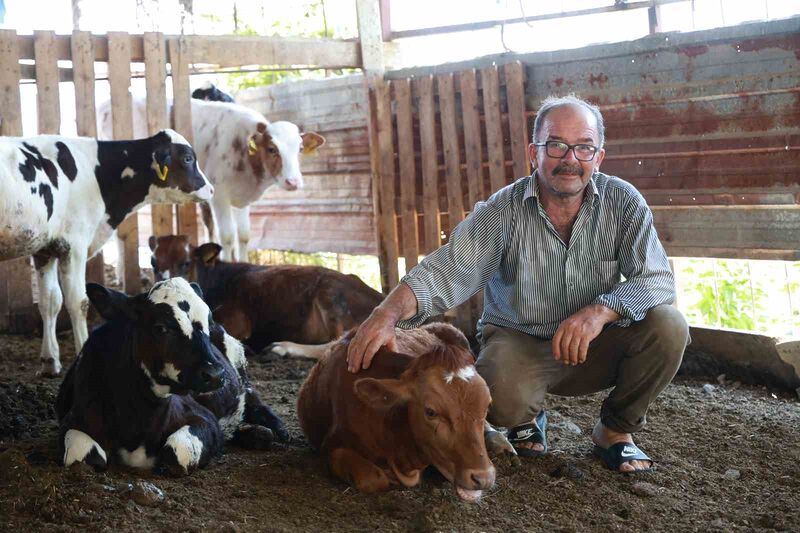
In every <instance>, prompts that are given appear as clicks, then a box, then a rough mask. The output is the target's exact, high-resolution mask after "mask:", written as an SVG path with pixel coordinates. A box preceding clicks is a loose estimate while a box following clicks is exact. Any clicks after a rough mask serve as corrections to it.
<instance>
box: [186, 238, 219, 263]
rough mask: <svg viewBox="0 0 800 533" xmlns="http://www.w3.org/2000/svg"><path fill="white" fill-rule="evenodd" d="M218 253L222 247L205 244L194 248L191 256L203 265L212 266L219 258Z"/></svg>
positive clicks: (209, 243)
mask: <svg viewBox="0 0 800 533" xmlns="http://www.w3.org/2000/svg"><path fill="white" fill-rule="evenodd" d="M220 252H222V246H220V245H219V244H217V243H215V242H207V243H205V244H204V245H202V246H198V247H197V248H195V250H194V252H192V255H194V257H196V258H197V259H198V260H199V261H200V262H201V263H203V264H204V265H206V266H212V265H213V264H214V263H215V262H216V261H217V259H218V258H219V254H220Z"/></svg>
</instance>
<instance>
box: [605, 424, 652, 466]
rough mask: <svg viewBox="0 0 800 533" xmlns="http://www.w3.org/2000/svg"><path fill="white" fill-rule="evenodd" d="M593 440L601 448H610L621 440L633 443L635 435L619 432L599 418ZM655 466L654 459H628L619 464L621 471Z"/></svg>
mask: <svg viewBox="0 0 800 533" xmlns="http://www.w3.org/2000/svg"><path fill="white" fill-rule="evenodd" d="M592 442H594V443H595V444H596V445H597V446H599V447H601V448H604V449H606V448H608V447H610V446H613V445H614V444H617V443H620V442H627V443H630V444H633V437H632V436H631V434H630V433H618V432H616V431H614V430H612V429H609V428H607V427H606V426H604V425H603V423H602V422H600V421H599V420H598V421H597V424H595V426H594V429H593V430H592ZM651 466H653V463H652V461H628V462H626V463H622V464H621V465H620V466H619V471H620V472H635V471H637V470H649V469H650V467H651Z"/></svg>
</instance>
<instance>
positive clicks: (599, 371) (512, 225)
mask: <svg viewBox="0 0 800 533" xmlns="http://www.w3.org/2000/svg"><path fill="white" fill-rule="evenodd" d="M604 140H605V137H604V124H603V117H602V115H601V113H600V110H599V109H598V108H597V107H595V106H593V105H591V104H589V103H588V102H585V101H584V100H581V99H578V98H576V97H574V96H567V97H563V98H548V99H547V100H545V102H544V103H543V104H542V106H541V108H540V109H539V111H538V114H537V115H536V121H535V123H534V129H533V142H532V143H531V144H530V145H529V147H528V153H529V156H530V159H531V162H532V163H533V167H534V172H533V174H532V175H531V176H528V177H525V178H522V179H519V180H517V181H516V182H515V183H513V184H511V185H509V186H507V187H505V188H503V189H501V190H500V191H497V192H496V193H495V194H493V195H492V196H491V197H490V198H489V199H488V200H487V201H486V202H480V203H478V204H477V205H476V206H475V209H474V210H473V212H472V213H471V214H470V216H468V217H467V218H466V219H465V220H464V221H463V222H462V223H461V224H459V225H458V227H457V228H456V229H455V230H454V231H453V234H452V235H451V237H450V241H449V242H448V243H447V244H446V245H445V246H442V247H441V248H439V249H438V250H436V251H435V252H433V253H432V254H431V255H429V256H428V257H427V258H425V260H424V261H422V262H421V263H420V264H419V265H418V266H416V267H415V268H414V269H412V270H411V272H409V274H408V275H407V276H405V277H404V278H403V280H402V283H400V285H398V286H397V287H396V288H395V289H394V290H393V291H392V292H391V294H389V296H388V297H387V298H386V299H385V300H384V302H383V303H382V304H381V305H380V306H378V307H377V308H376V309H375V310H374V311H373V313H372V315H370V317H369V318H368V319H367V320H366V321H365V322H364V323H363V324H362V325H361V327H360V329H359V330H358V333H357V334H356V336H355V338H354V340H353V342H352V343H351V344H350V349H349V353H348V367H349V369H350V371H352V372H357V371H358V370H359V369H360V368H368V367H369V366H370V362H371V360H372V357H373V356H374V354H375V352H376V351H377V350H378V348H379V347H380V346H381V345H387V346H388V347H389V348H390V349H391V348H392V347H393V346H394V326H395V325H396V324H397V325H398V326H400V327H413V326H416V325H418V324H420V323H421V322H422V321H424V320H425V319H426V318H427V317H429V316H430V315H433V314H439V313H442V312H444V311H445V310H447V309H449V308H451V307H454V306H456V305H458V304H460V303H461V302H464V301H465V300H467V299H468V298H469V297H470V296H472V295H473V294H474V293H475V292H477V291H478V290H479V289H481V288H484V289H485V291H484V310H483V316H482V317H481V319H480V321H479V322H478V338H479V340H480V342H481V351H480V355H479V357H478V361H477V364H476V366H477V369H478V372H479V373H480V374H481V376H483V378H484V379H485V380H486V382H487V384H488V385H489V387H490V389H491V393H492V405H491V409H490V413H489V420H490V421H491V422H492V423H494V424H496V425H500V426H504V427H507V428H509V432H508V438H509V441H510V442H511V443H512V445H513V446H514V447H515V449H516V450H517V453H519V454H520V455H523V456H536V455H541V454H543V453H545V452H546V451H547V440H546V429H547V417H546V414H545V411H544V409H543V407H544V400H545V394H546V393H548V392H549V393H551V394H556V395H564V396H576V395H584V394H590V393H594V392H597V391H600V390H603V389H606V388H612V390H611V392H610V394H609V395H608V397H607V398H606V399H605V401H604V402H603V405H602V409H601V411H600V419H599V421H598V422H597V424H596V425H595V427H594V430H593V432H592V441H593V442H594V444H595V453H596V454H597V455H598V456H600V457H601V458H602V459H603V460H604V462H605V463H606V465H607V466H608V467H609V468H611V469H613V470H618V471H621V472H633V471H638V470H646V469H649V468H650V467H651V466H652V463H653V462H652V460H651V459H650V458H649V457H647V455H645V454H644V453H643V452H642V451H641V450H640V449H639V448H638V447H637V446H636V445H635V444H634V443H633V438H632V433H635V432H636V431H639V430H640V429H641V428H642V427H643V426H644V425H645V421H646V413H647V410H648V407H649V406H650V404H651V403H652V402H653V400H655V398H656V397H657V396H658V394H659V393H660V392H661V391H662V390H663V389H664V387H666V386H667V384H668V383H669V382H670V381H671V380H672V378H673V377H674V375H675V373H676V372H677V370H678V367H679V366H680V363H681V359H682V357H683V352H684V349H685V347H686V344H687V342H688V327H687V325H686V321H685V320H684V318H683V316H682V315H681V314H680V312H678V311H677V310H676V309H675V308H674V307H672V306H670V305H669V304H670V303H671V302H673V301H674V298H675V283H674V279H673V276H672V272H671V270H670V267H669V263H668V261H667V257H666V254H665V252H664V249H663V248H662V246H661V244H660V243H659V240H658V236H657V235H656V230H655V228H654V227H653V216H652V213H651V212H650V209H649V208H648V206H647V204H646V203H645V200H644V198H642V195H641V194H639V192H638V191H637V190H636V189H635V188H634V187H633V186H632V185H631V184H629V183H627V182H625V181H623V180H621V179H620V178H617V177H613V176H607V175H605V174H603V173H601V172H600V171H599V169H600V164H601V163H602V162H603V158H604V156H605V150H604V149H603V143H604ZM621 276H624V278H625V279H624V281H622V279H621Z"/></svg>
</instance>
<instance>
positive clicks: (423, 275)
mask: <svg viewBox="0 0 800 533" xmlns="http://www.w3.org/2000/svg"><path fill="white" fill-rule="evenodd" d="M621 276H624V278H625V279H624V280H622V278H621ZM401 281H402V282H403V283H405V284H406V285H408V287H410V288H411V290H412V291H414V294H415V295H416V298H417V314H416V315H415V316H413V317H411V318H410V319H408V320H403V321H401V322H399V323H398V326H399V327H416V326H419V325H420V324H421V323H422V322H423V321H424V320H425V319H427V318H428V317H430V316H431V315H437V314H441V313H444V312H445V311H446V310H448V309H450V308H452V307H455V306H456V305H458V304H460V303H462V302H464V301H466V300H467V299H469V298H470V296H472V295H473V294H475V293H476V292H478V291H479V290H480V289H482V288H483V289H484V308H483V315H482V317H481V318H480V320H479V321H478V332H479V334H480V331H481V329H482V327H483V325H484V324H494V325H496V326H501V327H509V328H514V329H517V330H519V331H522V332H524V333H528V334H530V335H534V336H536V337H541V338H547V339H549V338H552V337H553V335H555V332H556V330H557V329H558V326H559V324H560V323H561V322H562V321H563V320H564V319H566V318H568V317H569V316H571V315H572V314H574V313H575V312H577V311H578V310H580V309H581V308H583V307H585V306H587V305H589V304H593V303H595V304H602V305H604V306H606V307H609V308H610V309H613V310H614V311H616V312H617V313H619V314H620V316H621V317H622V318H621V319H620V320H618V321H617V322H616V323H615V324H617V325H619V326H622V327H626V326H628V325H630V323H631V321H637V320H642V319H643V318H644V317H645V315H646V314H647V311H648V310H649V309H651V308H653V307H655V306H657V305H660V304H664V303H671V302H673V301H674V299H675V280H674V278H673V276H672V271H671V270H670V266H669V262H668V260H667V255H666V253H665V252H664V248H663V247H662V246H661V243H660V242H659V240H658V235H657V234H656V230H655V227H654V226H653V214H652V212H651V211H650V208H649V207H648V206H647V204H646V202H645V200H644V198H643V197H642V195H641V194H640V193H639V191H637V190H636V189H635V188H634V187H633V185H631V184H630V183H628V182H626V181H624V180H621V179H620V178H617V177H614V176H607V175H605V174H602V173H600V172H597V173H595V174H594V176H593V177H592V179H591V180H590V181H589V184H588V185H587V187H586V189H585V192H584V201H583V203H582V204H581V207H580V209H579V211H578V216H577V218H576V220H575V224H574V225H573V228H572V235H571V237H570V241H569V244H565V243H564V242H563V241H562V239H561V238H560V237H559V235H558V233H557V232H556V230H555V228H554V227H553V224H552V223H551V221H550V219H549V217H548V216H547V214H546V213H545V211H544V208H543V207H542V204H541V202H540V201H539V187H538V181H537V179H536V173H534V174H533V176H528V177H525V178H521V179H519V180H517V181H516V182H514V183H512V184H511V185H508V186H507V187H504V188H503V189H501V190H499V191H498V192H496V193H495V194H493V195H492V196H491V197H490V198H489V199H488V200H487V201H485V202H478V203H477V204H476V205H475V209H474V210H473V212H472V213H471V214H470V215H469V216H468V217H467V218H466V219H464V221H463V222H461V224H459V225H458V226H457V227H456V228H455V230H454V231H453V232H452V235H451V236H450V240H449V242H448V243H447V244H445V245H444V246H442V247H441V248H439V249H438V250H436V251H435V252H433V253H432V254H430V255H429V256H427V257H426V258H425V259H424V260H423V261H421V262H420V264H419V265H417V266H416V267H414V268H413V269H411V271H410V272H409V273H408V274H407V275H406V276H404V277H403V279H402V280H401Z"/></svg>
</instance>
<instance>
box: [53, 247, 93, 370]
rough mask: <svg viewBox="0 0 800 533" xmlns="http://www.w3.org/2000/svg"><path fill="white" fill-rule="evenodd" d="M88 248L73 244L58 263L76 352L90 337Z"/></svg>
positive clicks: (77, 352)
mask: <svg viewBox="0 0 800 533" xmlns="http://www.w3.org/2000/svg"><path fill="white" fill-rule="evenodd" d="M87 249H88V246H72V247H71V248H70V251H69V254H68V255H67V257H65V258H63V259H62V260H61V261H59V265H58V270H59V274H60V278H61V287H62V289H63V291H64V302H65V303H66V305H67V311H68V312H69V318H70V321H71V322H72V335H73V337H74V339H75V353H76V354H79V353H80V351H81V348H83V343H85V342H86V339H88V338H89V332H88V329H87V327H86V314H87V313H88V312H89V299H88V298H87V297H86V253H87Z"/></svg>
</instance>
